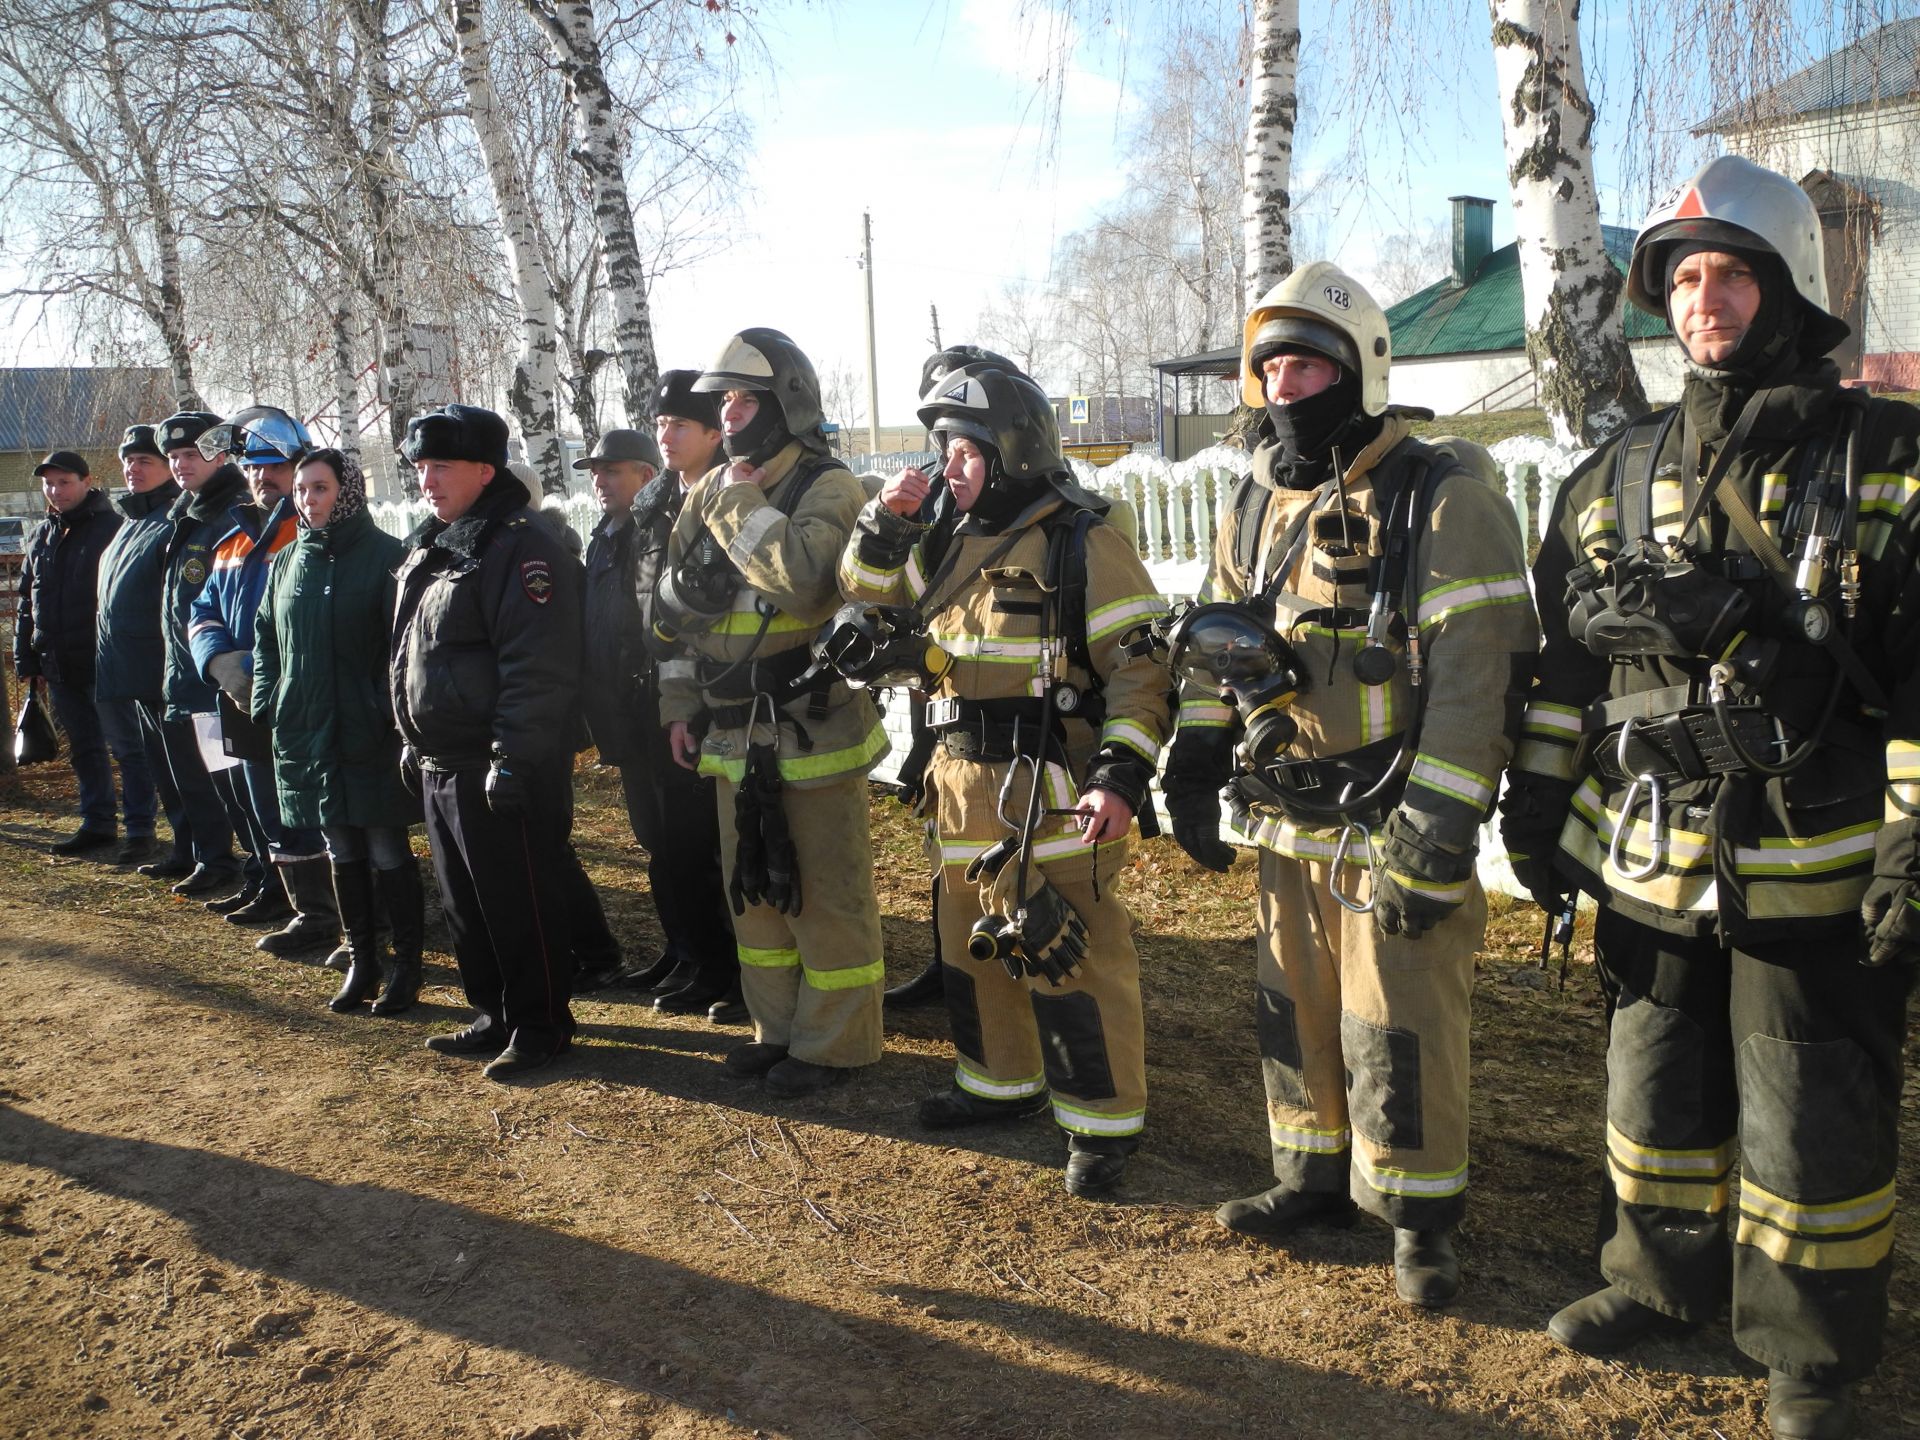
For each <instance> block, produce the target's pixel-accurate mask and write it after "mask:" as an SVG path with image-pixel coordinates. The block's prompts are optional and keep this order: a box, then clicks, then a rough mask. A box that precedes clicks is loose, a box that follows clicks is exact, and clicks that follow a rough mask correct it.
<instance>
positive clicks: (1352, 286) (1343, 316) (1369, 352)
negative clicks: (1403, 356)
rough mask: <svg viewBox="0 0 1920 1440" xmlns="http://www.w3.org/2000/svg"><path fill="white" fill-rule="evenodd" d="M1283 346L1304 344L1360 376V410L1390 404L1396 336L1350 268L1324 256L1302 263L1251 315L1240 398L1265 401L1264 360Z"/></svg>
mask: <svg viewBox="0 0 1920 1440" xmlns="http://www.w3.org/2000/svg"><path fill="white" fill-rule="evenodd" d="M1282 345H1302V346H1305V347H1306V348H1307V349H1309V350H1315V351H1318V352H1319V353H1320V354H1322V355H1327V356H1330V357H1331V358H1333V359H1335V360H1337V361H1339V362H1340V363H1341V364H1342V365H1343V366H1345V367H1346V368H1347V369H1348V370H1350V371H1352V372H1353V373H1354V374H1355V375H1358V376H1359V377H1360V408H1361V409H1362V410H1363V411H1365V412H1366V413H1367V414H1369V415H1379V414H1382V413H1384V412H1385V410H1386V408H1387V367H1388V366H1389V365H1390V364H1391V363H1392V362H1393V337H1392V336H1391V335H1390V334H1389V333H1388V331H1387V313H1386V311H1384V310H1382V309H1381V308H1380V306H1379V304H1378V302H1376V301H1375V300H1374V298H1373V296H1371V295H1369V294H1368V293H1367V292H1366V289H1365V288H1364V287H1363V286H1362V285H1361V284H1360V283H1359V282H1358V281H1357V280H1355V279H1354V278H1353V277H1352V276H1351V275H1349V274H1347V272H1346V271H1344V270H1342V269H1341V268H1340V267H1339V266H1337V265H1330V264H1328V263H1327V262H1326V261H1325V260H1315V261H1313V262H1312V263H1311V264H1308V265H1302V266H1301V267H1300V268H1299V269H1298V270H1296V271H1294V272H1293V273H1292V274H1291V275H1289V276H1287V278H1286V279H1284V280H1282V281H1281V282H1280V283H1279V284H1278V285H1276V286H1274V287H1273V289H1271V290H1269V291H1268V292H1267V293H1266V295H1265V297H1264V298H1262V300H1261V301H1260V303H1259V304H1258V305H1256V306H1254V307H1253V311H1252V313H1251V314H1249V315H1248V316H1247V323H1246V328H1245V329H1244V330H1243V331H1242V332H1241V344H1240V398H1241V399H1242V400H1244V401H1245V402H1246V403H1247V404H1248V405H1250V406H1252V407H1253V408H1254V409H1256V410H1257V409H1259V408H1260V407H1261V406H1263V405H1265V404H1266V403H1267V395H1266V386H1265V382H1264V381H1263V380H1262V379H1261V376H1260V361H1262V360H1265V359H1266V358H1267V356H1268V355H1270V354H1272V353H1273V351H1274V350H1276V349H1278V348H1279V347H1280V346H1282Z"/></svg>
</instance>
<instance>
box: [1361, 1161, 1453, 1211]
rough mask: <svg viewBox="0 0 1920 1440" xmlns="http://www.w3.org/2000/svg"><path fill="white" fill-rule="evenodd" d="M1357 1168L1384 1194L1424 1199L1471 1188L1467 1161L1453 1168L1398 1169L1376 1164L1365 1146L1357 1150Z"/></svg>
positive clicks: (1363, 1177) (1368, 1182)
mask: <svg viewBox="0 0 1920 1440" xmlns="http://www.w3.org/2000/svg"><path fill="white" fill-rule="evenodd" d="M1353 1168H1354V1169H1355V1170H1357V1171H1359V1172H1360V1178H1361V1179H1362V1180H1364V1181H1366V1182H1367V1185H1368V1187H1369V1188H1371V1189H1374V1190H1378V1191H1379V1192H1380V1193H1381V1194H1382V1195H1406V1196H1413V1197H1418V1198H1423V1199H1444V1198H1445V1197H1447V1196H1449V1195H1460V1194H1464V1193H1465V1191H1466V1188H1467V1162H1466V1161H1464V1160H1462V1161H1461V1162H1460V1164H1459V1165H1458V1166H1457V1167H1455V1168H1454V1169H1452V1170H1425V1171H1422V1170H1396V1169H1394V1168H1393V1167H1392V1166H1390V1165H1378V1164H1375V1163H1374V1161H1373V1159H1372V1157H1371V1156H1369V1155H1368V1154H1367V1152H1366V1151H1365V1150H1364V1149H1361V1150H1355V1151H1354V1152H1353Z"/></svg>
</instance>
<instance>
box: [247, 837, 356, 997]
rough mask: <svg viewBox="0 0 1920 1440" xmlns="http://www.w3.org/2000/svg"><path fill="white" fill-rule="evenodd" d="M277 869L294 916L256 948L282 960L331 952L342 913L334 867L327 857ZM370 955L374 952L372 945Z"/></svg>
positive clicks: (280, 866)
mask: <svg viewBox="0 0 1920 1440" xmlns="http://www.w3.org/2000/svg"><path fill="white" fill-rule="evenodd" d="M274 868H275V869H276V870H278V871H280V872H281V875H280V878H281V879H282V880H283V881H284V882H285V883H286V887H287V894H288V895H289V896H291V897H292V899H293V908H294V911H295V913H294V917H293V919H291V920H290V921H288V922H287V925H286V928H285V929H282V930H276V931H274V932H273V933H272V934H271V935H262V936H261V937H260V939H259V940H258V941H257V942H255V944H254V947H253V948H254V949H256V950H259V951H262V952H264V953H265V954H268V955H273V956H276V957H278V958H279V959H282V960H296V959H299V958H301V957H302V956H304V955H306V954H308V953H309V952H312V951H316V950H331V949H332V948H333V946H334V943H335V942H336V941H337V940H339V938H340V912H339V911H338V910H337V909H336V908H335V907H334V903H333V868H332V866H330V865H329V864H328V863H327V857H326V856H324V855H316V856H314V857H312V858H311V859H307V860H289V861H287V862H286V863H285V864H284V865H276V866H275V867H274ZM368 952H369V954H371V953H372V946H371V945H369V946H368ZM377 973H378V972H377V971H376V974H377Z"/></svg>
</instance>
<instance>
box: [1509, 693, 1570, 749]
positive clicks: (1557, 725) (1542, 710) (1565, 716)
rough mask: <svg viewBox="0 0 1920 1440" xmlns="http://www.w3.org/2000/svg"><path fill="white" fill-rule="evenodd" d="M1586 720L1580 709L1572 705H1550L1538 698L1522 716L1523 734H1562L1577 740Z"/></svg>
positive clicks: (1521, 727) (1521, 728)
mask: <svg viewBox="0 0 1920 1440" xmlns="http://www.w3.org/2000/svg"><path fill="white" fill-rule="evenodd" d="M1582 728H1584V722H1583V718H1582V715H1581V712H1580V710H1579V709H1578V708H1577V707H1575V706H1572V705H1549V704H1548V703H1546V702H1545V701H1544V700H1536V701H1535V702H1534V703H1533V704H1531V705H1529V706H1527V708H1526V712H1525V713H1524V714H1523V715H1521V717H1520V730H1521V733H1522V734H1529V733H1531V734H1535V735H1540V736H1547V735H1560V736H1565V737H1566V738H1567V739H1569V740H1577V739H1579V737H1580V731H1581V730H1582Z"/></svg>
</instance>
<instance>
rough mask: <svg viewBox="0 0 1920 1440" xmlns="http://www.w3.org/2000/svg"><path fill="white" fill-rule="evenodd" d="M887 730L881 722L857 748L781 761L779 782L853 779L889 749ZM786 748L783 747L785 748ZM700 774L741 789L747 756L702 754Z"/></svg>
mask: <svg viewBox="0 0 1920 1440" xmlns="http://www.w3.org/2000/svg"><path fill="white" fill-rule="evenodd" d="M887 744H888V741H887V730H886V727H885V726H884V725H882V724H881V723H880V722H879V721H878V720H875V721H874V723H873V728H871V729H870V730H868V731H867V733H866V736H865V738H864V739H862V740H861V741H860V742H859V743H858V744H856V745H848V746H845V747H843V748H842V749H839V750H823V751H821V752H819V753H818V754H813V755H795V756H791V757H789V756H786V755H782V756H781V757H780V778H781V779H782V780H820V779H824V778H827V777H829V776H833V775H850V774H852V773H853V772H854V771H856V770H866V769H869V768H871V766H872V765H873V762H874V761H875V760H876V759H878V758H879V757H880V756H881V755H884V754H885V753H886V749H887ZM783 748H784V747H783ZM700 773H701V774H702V775H717V776H719V777H720V778H721V779H723V780H726V781H727V782H729V783H730V784H734V785H738V784H739V783H740V782H741V781H742V780H744V779H745V778H746V775H747V761H746V757H745V756H731V755H709V754H707V753H706V752H704V751H702V752H701V755H700Z"/></svg>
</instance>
